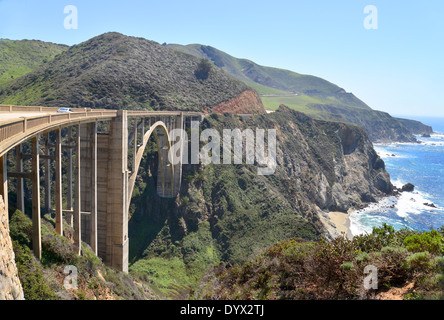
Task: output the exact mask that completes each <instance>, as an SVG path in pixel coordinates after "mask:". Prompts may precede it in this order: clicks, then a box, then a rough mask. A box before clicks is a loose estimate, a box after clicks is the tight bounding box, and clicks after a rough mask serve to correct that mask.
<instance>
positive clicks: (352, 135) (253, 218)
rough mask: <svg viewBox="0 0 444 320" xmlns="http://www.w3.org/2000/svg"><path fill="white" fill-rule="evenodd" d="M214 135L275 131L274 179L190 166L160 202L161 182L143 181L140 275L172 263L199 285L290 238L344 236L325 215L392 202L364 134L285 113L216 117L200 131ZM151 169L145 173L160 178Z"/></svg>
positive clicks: (134, 223)
mask: <svg viewBox="0 0 444 320" xmlns="http://www.w3.org/2000/svg"><path fill="white" fill-rule="evenodd" d="M207 128H211V129H215V130H217V131H218V132H220V133H221V137H222V131H223V130H224V129H235V128H238V129H240V130H241V131H244V130H246V129H252V130H253V131H254V130H256V129H275V130H276V133H277V148H276V162H277V167H276V171H275V173H274V174H272V175H268V176H261V175H258V171H257V169H258V167H257V165H248V164H246V163H245V161H244V163H243V164H236V165H235V164H231V165H228V164H209V165H186V166H184V168H183V169H184V172H183V183H182V190H181V192H180V195H179V196H178V198H177V199H176V200H175V201H172V200H167V199H159V198H158V197H157V196H156V195H155V192H153V190H155V188H154V186H155V179H156V178H155V176H152V177H149V175H146V176H145V177H146V178H144V180H143V183H139V187H138V188H139V190H138V194H139V195H140V196H137V197H135V198H133V203H134V204H135V211H134V213H133V214H132V217H131V220H130V225H129V233H130V239H131V243H132V247H131V249H130V255H131V260H132V261H134V262H135V263H134V264H133V265H132V270H133V271H137V272H141V273H144V272H145V273H146V272H149V274H150V275H153V274H159V275H160V274H162V272H163V271H162V270H164V269H156V268H160V266H163V265H171V263H172V261H174V265H171V268H177V269H175V270H174V272H172V274H171V275H170V277H169V278H168V279H169V280H168V281H171V282H173V280H171V279H174V274H185V275H187V276H188V277H196V276H197V275H199V274H202V272H204V271H205V270H206V268H207V267H208V266H210V265H213V264H216V263H218V262H229V263H242V262H245V261H247V260H248V259H250V258H252V257H255V256H256V255H257V254H258V253H259V252H261V251H262V250H263V249H264V248H265V247H267V246H270V245H272V244H273V243H275V242H277V241H281V240H284V239H288V238H290V237H299V238H303V239H306V240H317V239H319V238H320V237H322V236H325V237H327V238H332V237H334V236H335V235H338V234H337V233H335V231H334V230H333V231H332V230H331V229H332V228H331V227H329V226H328V218H326V217H325V216H326V214H325V213H326V212H328V211H330V210H334V211H343V212H346V211H347V210H348V209H350V208H361V207H363V206H365V205H366V204H368V203H371V202H374V201H376V200H378V199H379V198H380V197H383V196H386V195H388V194H391V192H392V185H391V183H390V177H389V174H388V173H387V172H386V170H385V165H384V162H383V161H382V160H381V159H380V158H379V156H378V155H377V154H376V152H375V150H374V149H373V146H372V143H371V142H370V140H369V138H368V135H367V134H366V132H365V131H364V129H362V128H361V127H359V126H356V125H352V124H344V123H338V122H330V121H322V120H315V119H312V118H310V117H308V116H306V115H305V114H303V113H299V112H296V111H292V110H290V109H288V108H286V107H285V106H281V107H280V109H279V110H278V111H276V112H274V113H271V114H262V115H251V116H237V115H233V114H227V113H224V114H211V115H208V116H207V117H206V118H205V120H204V122H203V123H202V124H201V130H205V129H207ZM153 150H154V149H153ZM221 154H222V150H221ZM244 155H245V149H244ZM147 159H149V160H147V161H146V162H144V163H143V165H142V167H143V169H142V170H144V171H146V172H157V171H156V170H155V168H154V167H152V166H153V163H155V161H153V158H151V159H150V157H147ZM244 160H245V159H244ZM141 186H143V187H146V188H145V189H143V187H141ZM326 219H327V220H326ZM178 261H180V263H179V262H178ZM156 266H158V267H156ZM185 278H186V277H185V276H183V277H182V278H181V279H177V281H179V282H181V281H183V279H185ZM156 280H158V279H155V280H153V281H156ZM174 283H177V282H174ZM172 285H173V284H172Z"/></svg>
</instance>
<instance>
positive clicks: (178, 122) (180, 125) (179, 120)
mask: <svg viewBox="0 0 444 320" xmlns="http://www.w3.org/2000/svg"><path fill="white" fill-rule="evenodd" d="M183 121H184V118H183V112H181V113H180V116H178V117H176V119H175V126H174V127H175V128H174V129H178V130H180V132H181V134H180V137H179V139H180V141H181V142H182V148H180V149H179V150H180V151H179V152H178V154H173V155H172V156H173V158H176V157H179V158H180V161H179V162H178V163H177V164H176V165H174V180H173V181H174V185H173V196H175V195H177V194H178V193H179V191H180V185H181V183H182V160H183V154H184V152H185V150H184V149H185V148H186V147H187V145H188V141H184V136H183V130H184V122H183ZM175 160H177V159H175Z"/></svg>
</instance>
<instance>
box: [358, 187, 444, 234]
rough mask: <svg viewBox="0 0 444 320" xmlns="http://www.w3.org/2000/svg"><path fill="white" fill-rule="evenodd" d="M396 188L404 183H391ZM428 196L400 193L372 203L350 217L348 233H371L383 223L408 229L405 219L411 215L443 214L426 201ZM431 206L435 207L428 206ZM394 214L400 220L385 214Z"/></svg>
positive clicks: (430, 202)
mask: <svg viewBox="0 0 444 320" xmlns="http://www.w3.org/2000/svg"><path fill="white" fill-rule="evenodd" d="M392 183H393V185H395V186H396V187H398V188H401V187H402V186H403V185H404V184H405V183H404V181H401V180H396V181H393V182H392ZM429 198H430V195H428V194H427V193H425V192H421V191H413V192H402V193H401V195H399V196H397V197H395V196H390V197H386V198H383V199H381V200H380V201H379V202H377V203H372V204H370V205H369V206H367V207H366V208H364V209H361V210H357V211H354V212H352V213H351V215H350V232H351V233H352V235H354V236H355V235H359V234H363V233H371V232H372V229H373V227H374V226H381V225H382V224H383V223H387V224H391V225H393V224H396V225H397V226H398V227H399V228H402V227H405V228H409V226H408V223H407V219H408V218H409V217H410V216H411V215H418V214H421V213H423V212H426V211H427V212H429V213H436V214H438V212H444V208H442V207H439V206H437V205H436V204H434V203H433V202H432V201H430V200H428V199H429ZM431 204H433V205H435V206H436V207H432V206H430V205H431ZM389 211H392V212H394V213H395V214H396V215H397V216H398V217H399V218H400V219H396V220H397V221H395V220H393V218H390V217H389V216H388V215H387V213H388V212H389Z"/></svg>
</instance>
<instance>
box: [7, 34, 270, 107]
mask: <svg viewBox="0 0 444 320" xmlns="http://www.w3.org/2000/svg"><path fill="white" fill-rule="evenodd" d="M200 61H201V59H199V58H196V57H195V56H192V55H188V54H185V53H181V52H177V51H174V50H172V49H170V48H167V47H165V46H161V45H160V44H158V43H156V42H154V41H149V40H146V39H143V38H135V37H128V36H125V35H122V34H119V33H106V34H103V35H100V36H97V37H95V38H92V39H90V40H88V41H85V42H83V43H81V44H78V45H75V46H72V47H70V48H68V49H67V50H65V51H64V52H62V53H61V54H59V55H57V56H56V57H55V58H54V59H52V60H51V61H49V62H47V63H45V64H44V65H42V67H41V68H38V69H36V70H34V71H31V72H29V73H27V74H25V75H24V76H22V77H20V78H18V79H14V80H11V81H9V82H8V83H6V84H5V85H3V86H0V103H3V104H22V105H42V106H67V107H91V108H111V109H122V108H125V109H151V110H153V109H163V110H165V109H169V110H193V111H204V110H211V108H212V107H213V106H215V105H218V104H220V103H223V102H227V101H229V100H230V99H233V98H235V97H237V96H239V95H240V94H242V93H243V92H245V91H252V90H251V88H249V87H248V86H247V85H245V84H244V83H243V82H241V81H239V80H237V79H235V78H233V77H232V76H230V75H229V74H227V73H226V72H224V71H223V70H221V69H219V68H215V67H213V66H212V65H211V64H210V68H209V70H207V74H205V77H201V76H200V75H198V73H197V71H198V68H199V63H200ZM252 92H253V91H252ZM254 94H256V93H254ZM252 105H253V109H254V108H256V109H258V110H259V111H260V109H261V110H262V111H263V106H262V104H261V101H260V99H259V97H258V99H257V100H255V101H252Z"/></svg>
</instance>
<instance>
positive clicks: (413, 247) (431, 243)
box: [404, 230, 443, 254]
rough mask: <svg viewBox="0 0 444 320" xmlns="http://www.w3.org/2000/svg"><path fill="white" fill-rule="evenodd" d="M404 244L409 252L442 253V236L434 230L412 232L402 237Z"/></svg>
mask: <svg viewBox="0 0 444 320" xmlns="http://www.w3.org/2000/svg"><path fill="white" fill-rule="evenodd" d="M404 246H405V247H406V248H407V249H408V250H409V251H411V252H424V251H428V252H430V253H432V254H442V253H443V237H442V236H441V234H440V233H439V232H438V231H436V230H432V231H430V232H423V233H420V234H414V235H412V236H408V237H406V238H405V239H404Z"/></svg>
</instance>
